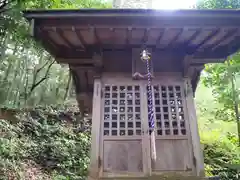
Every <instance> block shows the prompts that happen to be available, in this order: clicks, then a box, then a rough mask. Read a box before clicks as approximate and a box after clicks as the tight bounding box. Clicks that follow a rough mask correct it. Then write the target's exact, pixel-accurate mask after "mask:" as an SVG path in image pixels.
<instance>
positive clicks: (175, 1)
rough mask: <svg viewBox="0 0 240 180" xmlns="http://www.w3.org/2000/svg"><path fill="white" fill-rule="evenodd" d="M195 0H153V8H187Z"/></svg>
mask: <svg viewBox="0 0 240 180" xmlns="http://www.w3.org/2000/svg"><path fill="white" fill-rule="evenodd" d="M195 3H196V0H154V1H153V8H156V9H188V8H189V6H192V5H194V4H195Z"/></svg>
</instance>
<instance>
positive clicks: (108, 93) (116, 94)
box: [103, 85, 142, 136]
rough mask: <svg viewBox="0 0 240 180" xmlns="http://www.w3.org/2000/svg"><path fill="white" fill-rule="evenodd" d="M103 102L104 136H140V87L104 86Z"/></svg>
mask: <svg viewBox="0 0 240 180" xmlns="http://www.w3.org/2000/svg"><path fill="white" fill-rule="evenodd" d="M103 101H104V110H103V111H104V112H103V116H104V117H103V119H104V122H103V135H104V136H136V135H137V136H140V135H141V132H142V130H141V129H142V122H141V100H140V86H138V85H120V86H117V85H105V87H104V93H103Z"/></svg>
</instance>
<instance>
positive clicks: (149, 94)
mask: <svg viewBox="0 0 240 180" xmlns="http://www.w3.org/2000/svg"><path fill="white" fill-rule="evenodd" d="M141 59H142V60H143V61H145V62H146V66H147V81H148V84H147V99H148V122H149V132H150V135H151V158H152V166H155V162H156V159H157V157H156V145H155V132H154V129H155V121H154V111H153V98H152V77H151V76H152V75H151V70H150V63H149V61H150V53H149V52H148V51H147V50H143V52H142V57H141Z"/></svg>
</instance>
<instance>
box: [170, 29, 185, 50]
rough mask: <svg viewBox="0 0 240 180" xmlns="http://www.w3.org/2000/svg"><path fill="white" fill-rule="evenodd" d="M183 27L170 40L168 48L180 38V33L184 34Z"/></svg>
mask: <svg viewBox="0 0 240 180" xmlns="http://www.w3.org/2000/svg"><path fill="white" fill-rule="evenodd" d="M183 30H184V29H183V28H181V29H180V31H179V32H178V33H177V34H176V36H175V37H174V38H173V39H172V40H171V41H170V43H169V44H168V45H167V47H168V48H170V47H171V46H172V45H173V44H174V42H176V41H177V40H178V38H179V37H180V35H181V34H182V32H183Z"/></svg>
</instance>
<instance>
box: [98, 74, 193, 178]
mask: <svg viewBox="0 0 240 180" xmlns="http://www.w3.org/2000/svg"><path fill="white" fill-rule="evenodd" d="M102 84H103V87H102V118H101V120H102V122H103V123H101V124H102V127H101V128H102V129H101V132H102V133H101V136H102V141H100V142H102V144H101V149H102V152H101V156H102V158H103V169H102V171H103V172H102V173H103V176H104V174H105V175H106V176H109V174H110V175H111V174H113V173H114V174H115V175H116V173H118V175H119V176H121V174H122V175H124V174H125V173H126V172H128V173H129V172H131V173H133V175H134V173H136V174H137V176H139V173H142V175H144V174H145V173H146V172H148V173H158V172H169V171H173V172H175V171H179V172H181V171H182V172H186V171H189V173H191V171H193V170H194V169H193V163H192V161H191V159H192V158H193V157H192V153H191V149H192V144H191V136H190V135H189V127H188V126H187V124H188V115H187V109H186V105H185V103H186V102H185V100H184V99H185V95H184V94H185V93H184V81H183V79H182V81H179V78H177V77H175V78H174V77H172V78H169V77H168V78H167V79H166V78H164V77H161V76H159V77H158V78H157V77H156V78H154V81H153V94H152V97H153V107H154V119H155V127H156V130H155V137H156V149H157V151H156V154H157V160H156V163H155V165H153V164H152V163H151V160H150V159H149V157H150V135H149V130H150V128H149V127H150V126H149V122H148V103H149V102H148V99H147V95H146V94H147V81H146V80H137V81H136V80H132V78H131V76H129V78H128V77H126V75H125V77H124V75H121V76H120V75H119V77H116V76H115V77H114V78H111V76H110V75H108V76H106V77H103V78H102Z"/></svg>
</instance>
